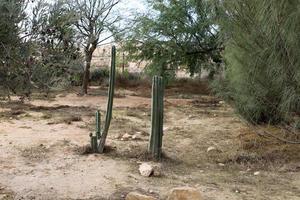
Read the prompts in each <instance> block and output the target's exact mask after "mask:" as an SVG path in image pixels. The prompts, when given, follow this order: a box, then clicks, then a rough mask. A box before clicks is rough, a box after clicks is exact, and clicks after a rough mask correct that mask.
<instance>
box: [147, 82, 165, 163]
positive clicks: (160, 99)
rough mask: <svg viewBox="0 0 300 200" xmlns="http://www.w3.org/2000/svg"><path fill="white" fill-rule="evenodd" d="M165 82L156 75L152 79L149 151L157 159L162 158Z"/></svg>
mask: <svg viewBox="0 0 300 200" xmlns="http://www.w3.org/2000/svg"><path fill="white" fill-rule="evenodd" d="M163 104H164V83H163V78H162V77H160V76H154V77H153V81H152V110H151V135H150V143H149V152H150V153H151V155H152V156H153V158H155V159H156V160H160V159H161V152H162V137H163V118H164V117H163V116H164V105H163Z"/></svg>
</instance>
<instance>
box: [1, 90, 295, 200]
mask: <svg viewBox="0 0 300 200" xmlns="http://www.w3.org/2000/svg"><path fill="white" fill-rule="evenodd" d="M135 92H136V91H135V90H131V91H129V90H120V91H118V95H117V98H116V99H115V104H114V111H113V120H112V125H111V129H110V132H109V138H108V141H107V144H108V146H109V150H108V152H107V153H106V154H104V155H91V154H82V153H83V152H84V150H85V145H87V144H88V143H89V136H88V135H89V132H91V131H93V130H94V125H95V122H94V112H95V110H96V109H100V110H101V113H102V115H104V111H105V107H106V91H105V90H102V89H99V88H92V89H91V94H90V95H88V96H84V97H80V96H77V95H76V93H60V94H57V95H56V97H55V98H52V99H49V100H42V99H33V100H32V101H30V102H25V104H20V103H17V102H11V103H9V102H2V103H1V108H0V199H5V200H8V199H43V200H44V199H116V200H119V199H124V196H125V195H126V193H128V192H130V191H134V190H138V191H141V192H143V193H147V194H150V195H153V196H156V197H159V198H160V199H165V198H166V195H167V194H168V191H169V190H170V189H171V188H173V187H176V186H192V187H196V188H198V189H199V190H200V191H201V192H202V193H203V195H204V196H205V198H206V199H207V200H224V199H228V200H239V199H243V200H252V199H253V200H254V199H258V200H260V199H261V200H268V199H270V200H271V199H272V200H299V199H300V156H299V150H300V147H299V145H287V144H279V143H278V142H277V141H274V140H273V139H271V138H260V137H258V136H257V135H255V134H254V133H253V132H252V131H251V130H250V129H249V128H248V127H247V126H245V124H244V123H242V122H241V120H240V119H239V118H238V117H237V116H236V115H235V114H234V111H233V110H232V108H231V107H230V106H228V105H226V104H224V103H223V102H219V100H217V99H216V98H214V97H212V96H207V95H201V94H185V95H182V94H181V95H177V94H176V93H168V95H167V97H166V99H165V124H164V130H165V133H164V141H163V151H164V159H163V161H162V166H163V172H164V174H163V176H162V177H150V178H146V177H142V176H140V175H139V173H138V166H139V163H140V162H142V161H146V160H147V156H145V152H146V149H147V144H148V137H149V131H150V103H151V100H150V98H146V97H143V96H137V94H136V93H135ZM125 133H128V134H135V135H137V136H138V140H128V141H124V140H121V139H120V138H121V136H122V135H124V134H125ZM210 146H214V147H216V148H217V149H218V151H212V152H209V153H207V148H208V147H210ZM255 172H259V174H258V175H254V173H255Z"/></svg>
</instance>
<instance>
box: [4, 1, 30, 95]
mask: <svg viewBox="0 0 300 200" xmlns="http://www.w3.org/2000/svg"><path fill="white" fill-rule="evenodd" d="M24 8H25V2H24V1H23V0H3V1H0V27H1V28H0V89H2V93H3V91H4V92H5V95H8V96H9V94H10V93H14V94H17V93H18V92H19V91H22V94H26V95H28V85H29V84H30V83H29V81H28V68H27V67H28V60H27V55H26V47H25V46H24V45H23V44H22V42H21V38H20V33H21V30H20V28H19V26H18V25H19V23H20V22H21V21H22V19H23V18H24V17H25V13H24Z"/></svg>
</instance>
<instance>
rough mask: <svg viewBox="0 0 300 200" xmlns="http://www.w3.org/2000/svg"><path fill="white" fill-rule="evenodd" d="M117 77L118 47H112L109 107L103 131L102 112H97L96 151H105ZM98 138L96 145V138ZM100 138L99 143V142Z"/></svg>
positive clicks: (92, 138) (93, 147) (93, 143)
mask: <svg viewBox="0 0 300 200" xmlns="http://www.w3.org/2000/svg"><path fill="white" fill-rule="evenodd" d="M115 79H116V47H115V46H113V47H112V53H111V68H110V75H109V88H108V100H107V109H106V116H105V123H104V129H103V131H102V133H101V114H100V112H99V111H97V112H96V136H93V134H92V135H91V146H92V151H93V152H94V153H103V151H104V146H105V142H106V138H107V134H108V130H109V127H110V122H111V118H112V108H113V100H114V90H115ZM94 138H96V145H95V141H94V140H95V139H94ZM98 139H99V144H98Z"/></svg>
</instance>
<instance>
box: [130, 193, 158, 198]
mask: <svg viewBox="0 0 300 200" xmlns="http://www.w3.org/2000/svg"><path fill="white" fill-rule="evenodd" d="M125 200H157V199H156V198H154V197H151V196H147V195H143V194H140V193H137V192H130V193H129V194H127V196H126V199H125Z"/></svg>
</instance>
